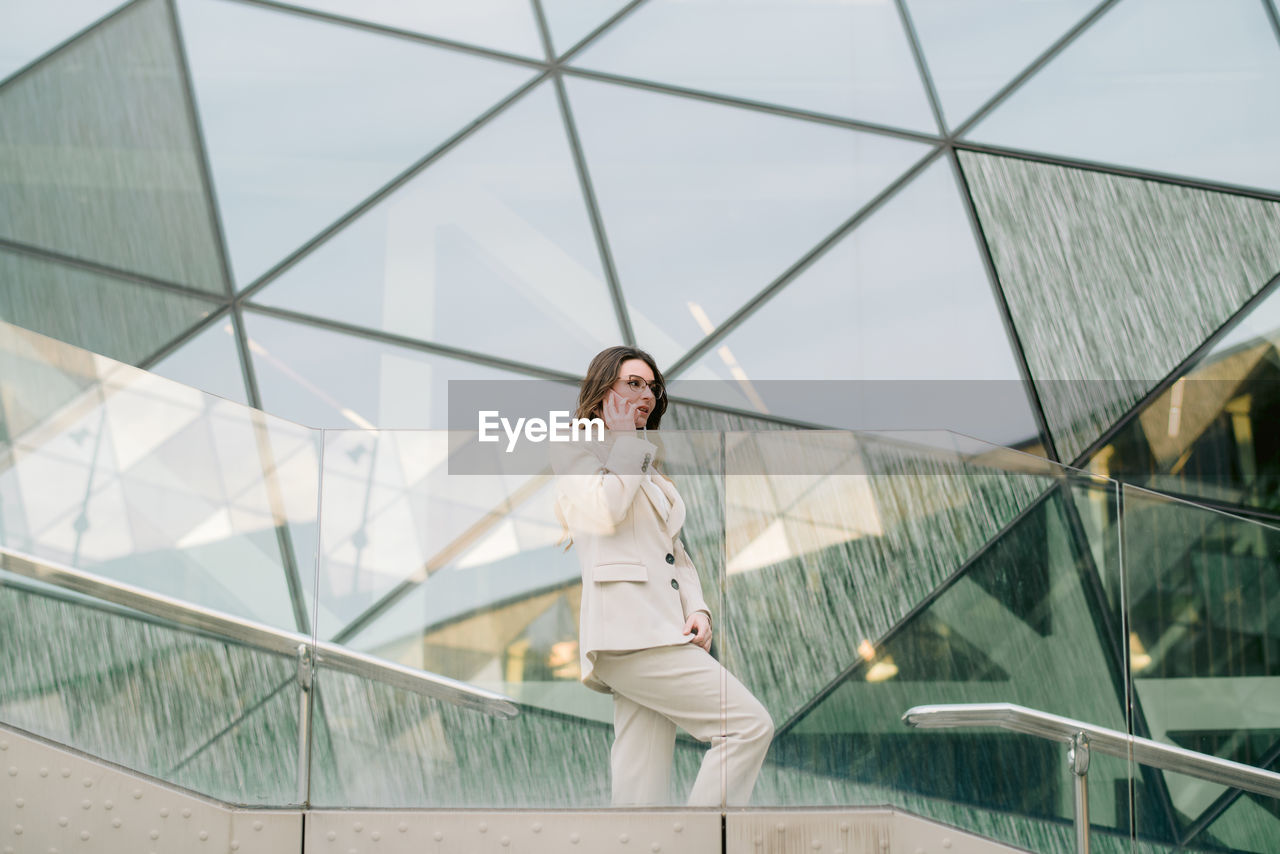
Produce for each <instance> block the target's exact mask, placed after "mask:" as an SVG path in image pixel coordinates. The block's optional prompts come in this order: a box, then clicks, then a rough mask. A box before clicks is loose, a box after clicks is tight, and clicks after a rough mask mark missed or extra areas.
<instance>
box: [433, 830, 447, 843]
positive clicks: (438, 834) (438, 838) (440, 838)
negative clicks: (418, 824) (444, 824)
mask: <svg viewBox="0 0 1280 854" xmlns="http://www.w3.org/2000/svg"><path fill="white" fill-rule="evenodd" d="M431 838H432V839H434V840H435V841H436V842H443V841H444V834H443V833H441V832H440V831H438V830H437V831H436V832H435V833H433V834H431Z"/></svg>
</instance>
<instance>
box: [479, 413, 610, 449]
mask: <svg viewBox="0 0 1280 854" xmlns="http://www.w3.org/2000/svg"><path fill="white" fill-rule="evenodd" d="M547 415H548V416H549V418H548V420H543V419H541V418H517V419H516V422H515V424H512V423H511V420H510V419H508V418H503V417H502V416H501V415H500V414H499V413H498V410H496V409H482V410H480V419H479V421H480V426H479V440H480V441H481V442H498V441H501V440H502V437H501V436H500V435H498V430H499V428H501V430H502V432H503V433H505V434H506V435H507V453H508V454H509V453H511V452H512V451H513V450H515V447H516V442H518V441H519V440H520V437H521V436H522V435H523V436H524V438H525V440H526V441H528V442H584V441H585V442H590V441H597V442H603V441H604V420H603V419H600V418H570V417H569V410H567V409H556V410H552V411H551V412H548V413H547ZM593 428H594V429H595V431H596V433H595V436H594V437H593V436H592V429H593Z"/></svg>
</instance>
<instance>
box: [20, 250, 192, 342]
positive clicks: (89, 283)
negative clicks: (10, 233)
mask: <svg viewBox="0 0 1280 854" xmlns="http://www.w3.org/2000/svg"><path fill="white" fill-rule="evenodd" d="M212 309H213V304H212V303H210V302H208V301H206V300H204V299H200V298H198V297H193V296H187V295H185V294H181V293H177V292H175V291H171V290H162V289H160V288H151V287H147V286H145V285H139V284H135V283H133V282H126V281H122V280H120V279H114V278H111V277H109V276H103V275H99V274H97V273H90V272H88V271H86V270H81V269H79V268H76V267H69V266H64V265H62V264H58V263H55V262H52V261H44V260H40V259H37V258H34V257H32V256H29V255H19V254H16V253H13V252H6V251H3V250H0V320H4V321H7V322H9V323H13V324H15V325H17V326H22V327H25V328H27V329H31V330H33V331H35V332H39V333H41V334H42V335H48V336H49V337H51V338H57V339H59V340H60V341H66V342H67V343H69V344H74V345H75V346H77V347H83V348H84V349H86V350H92V351H93V352H95V353H100V354H102V355H104V356H110V357H111V358H113V359H116V360H117V361H120V362H129V363H131V364H138V363H139V362H142V361H143V360H145V359H146V358H147V357H148V356H150V355H152V354H153V353H155V352H157V351H158V350H159V349H160V348H161V347H163V346H164V345H165V344H167V343H168V342H170V341H172V340H173V339H174V338H177V337H178V336H179V335H180V334H182V333H183V332H184V331H185V330H187V329H190V328H191V327H193V326H195V325H196V324H197V323H199V322H200V321H201V320H203V319H204V318H205V317H207V316H208V315H209V313H210V311H211V310H212Z"/></svg>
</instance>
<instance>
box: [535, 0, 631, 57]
mask: <svg viewBox="0 0 1280 854" xmlns="http://www.w3.org/2000/svg"><path fill="white" fill-rule="evenodd" d="M627 2H628V0H542V14H543V15H545V16H546V19H547V29H549V30H550V31H551V44H552V46H553V47H554V48H555V51H556V53H557V54H563V53H564V52H565V51H567V50H568V49H569V48H571V47H573V46H574V45H575V44H577V43H578V42H580V41H581V40H582V39H584V38H585V37H586V36H587V35H588V34H590V33H591V31H592V30H594V29H595V28H596V27H598V26H600V25H601V24H603V23H604V22H605V21H607V20H608V19H609V17H610V16H611V15H613V14H614V13H615V12H617V11H618V10H619V9H621V8H622V7H623V6H625V5H627Z"/></svg>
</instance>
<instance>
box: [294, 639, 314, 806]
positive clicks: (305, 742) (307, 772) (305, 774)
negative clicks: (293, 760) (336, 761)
mask: <svg viewBox="0 0 1280 854" xmlns="http://www.w3.org/2000/svg"><path fill="white" fill-rule="evenodd" d="M314 677H315V661H314V659H313V658H312V655H311V647H309V646H307V645H306V644H305V643H300V644H298V688H299V691H298V697H299V707H298V803H299V804H300V805H301V806H303V807H306V806H307V805H308V803H309V802H310V800H311V683H312V679H313V678H314Z"/></svg>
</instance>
